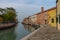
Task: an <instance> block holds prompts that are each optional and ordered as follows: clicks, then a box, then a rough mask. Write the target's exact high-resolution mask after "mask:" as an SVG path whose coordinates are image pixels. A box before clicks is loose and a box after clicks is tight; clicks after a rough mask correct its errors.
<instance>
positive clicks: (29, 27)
mask: <svg viewBox="0 0 60 40" xmlns="http://www.w3.org/2000/svg"><path fill="white" fill-rule="evenodd" d="M23 26H24V28H25V29H26V30H28V31H30V32H33V31H34V30H35V28H34V27H33V26H31V25H25V24H23Z"/></svg>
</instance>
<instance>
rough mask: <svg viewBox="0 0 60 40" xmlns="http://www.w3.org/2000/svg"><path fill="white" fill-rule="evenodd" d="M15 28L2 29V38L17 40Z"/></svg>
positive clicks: (3, 39)
mask: <svg viewBox="0 0 60 40" xmlns="http://www.w3.org/2000/svg"><path fill="white" fill-rule="evenodd" d="M14 30H15V28H10V29H5V30H0V40H15V38H16V35H15V33H14Z"/></svg>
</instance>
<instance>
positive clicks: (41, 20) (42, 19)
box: [36, 7, 48, 25]
mask: <svg viewBox="0 0 60 40" xmlns="http://www.w3.org/2000/svg"><path fill="white" fill-rule="evenodd" d="M36 15H37V24H39V25H40V24H41V25H45V24H47V19H48V14H47V11H44V8H43V7H41V12H40V13H37V14H36Z"/></svg>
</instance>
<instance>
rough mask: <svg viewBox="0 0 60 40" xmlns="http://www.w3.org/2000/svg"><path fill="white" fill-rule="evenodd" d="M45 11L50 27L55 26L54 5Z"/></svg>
mask: <svg viewBox="0 0 60 40" xmlns="http://www.w3.org/2000/svg"><path fill="white" fill-rule="evenodd" d="M47 12H48V24H49V25H50V26H52V27H56V7H53V8H51V9H49V10H48V11H47Z"/></svg>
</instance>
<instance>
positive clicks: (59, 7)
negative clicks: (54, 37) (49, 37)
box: [56, 0, 60, 30]
mask: <svg viewBox="0 0 60 40" xmlns="http://www.w3.org/2000/svg"><path fill="white" fill-rule="evenodd" d="M56 3H57V18H58V20H57V21H58V22H57V27H58V29H59V30H60V0H57V1H56Z"/></svg>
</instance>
